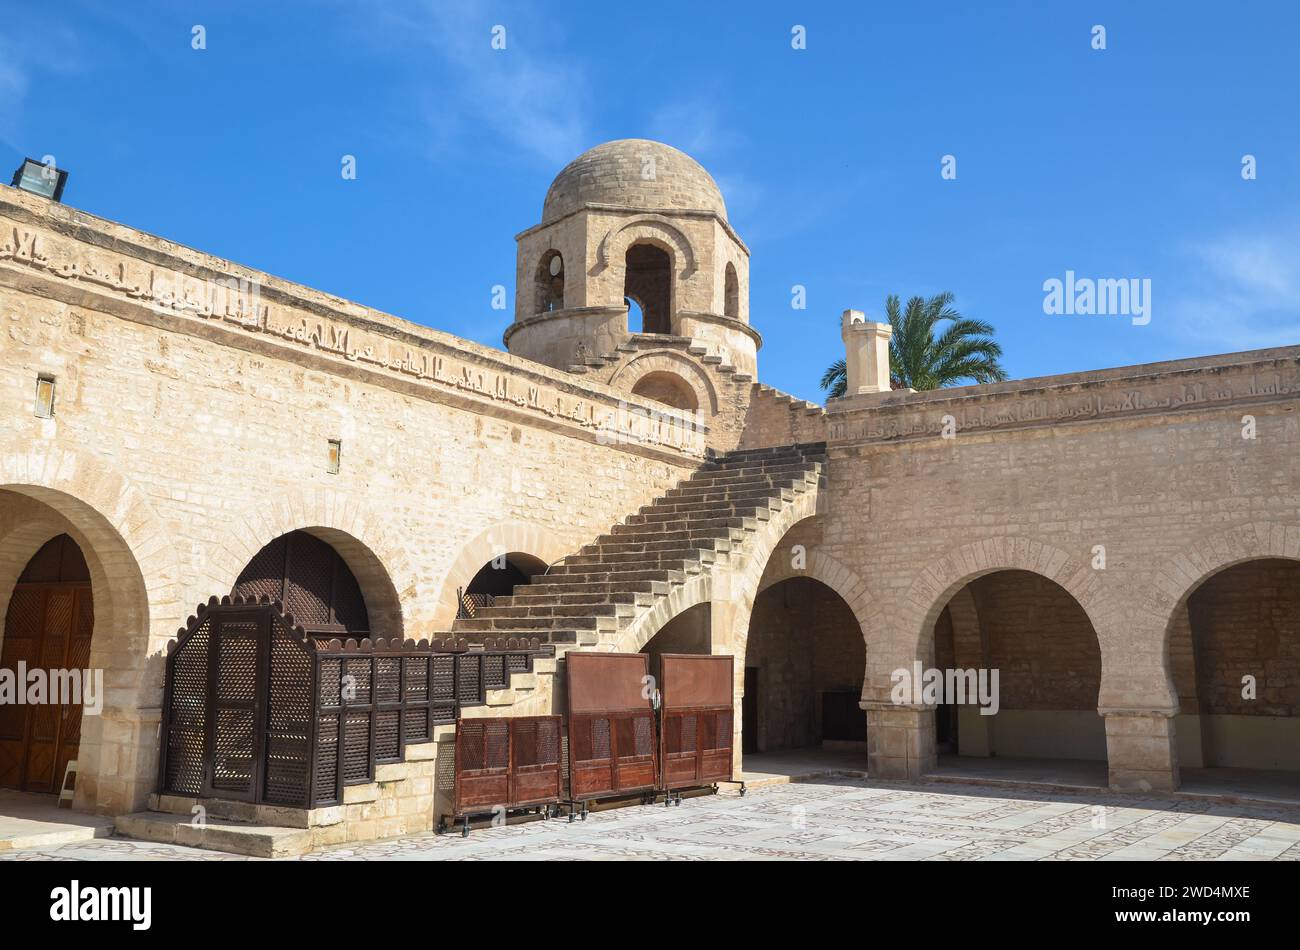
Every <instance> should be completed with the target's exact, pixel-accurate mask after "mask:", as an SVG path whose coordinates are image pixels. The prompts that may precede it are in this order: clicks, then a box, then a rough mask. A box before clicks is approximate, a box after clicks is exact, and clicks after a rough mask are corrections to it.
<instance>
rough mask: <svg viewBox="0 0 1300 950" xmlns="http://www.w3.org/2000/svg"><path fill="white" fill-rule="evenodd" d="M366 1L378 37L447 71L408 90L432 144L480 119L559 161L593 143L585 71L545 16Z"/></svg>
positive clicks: (478, 5) (474, 6)
mask: <svg viewBox="0 0 1300 950" xmlns="http://www.w3.org/2000/svg"><path fill="white" fill-rule="evenodd" d="M372 9H373V11H374V17H373V18H372V22H373V24H374V27H375V30H376V31H377V32H376V34H375V35H376V36H378V37H379V38H380V39H381V40H382V41H383V42H385V43H386V44H389V45H399V46H401V45H414V46H415V47H416V48H417V49H418V50H419V51H420V52H421V53H422V54H423V53H431V54H432V55H434V56H435V57H437V58H438V59H439V60H440V62H441V63H442V64H443V65H444V66H445V67H446V68H447V70H448V72H449V73H450V75H451V77H452V82H451V84H450V86H446V85H426V86H424V87H423V88H421V89H418V90H417V91H416V93H415V95H416V96H417V98H418V100H419V101H420V103H421V105H420V108H419V110H418V111H419V112H420V113H421V114H422V116H423V119H424V121H425V123H426V126H427V129H428V132H429V134H430V135H431V136H432V138H433V144H434V145H435V146H437V147H438V148H445V147H450V146H451V145H453V144H455V143H456V142H458V141H459V140H460V139H461V137H462V136H463V135H464V134H465V130H466V129H467V128H470V127H473V126H479V127H481V126H486V127H488V128H489V129H491V130H492V131H493V132H494V133H495V134H496V135H497V136H498V137H499V138H500V139H501V140H502V141H504V142H506V143H508V144H510V145H511V146H513V147H514V148H517V149H523V150H525V151H527V152H529V153H531V154H533V155H535V156H536V157H538V158H540V159H542V160H543V161H545V162H547V163H548V164H550V165H554V166H556V167H559V166H560V165H563V164H565V163H566V162H568V161H569V160H570V159H572V158H573V157H574V156H576V155H578V154H579V153H580V152H582V151H583V150H585V149H587V148H589V147H590V146H591V145H592V144H594V143H593V142H591V141H590V140H589V139H590V132H589V119H588V113H589V95H588V93H587V89H588V88H589V82H588V79H587V77H586V76H585V74H584V72H583V71H582V69H581V68H580V67H578V66H577V65H575V64H574V61H573V60H574V57H572V56H570V55H566V54H565V52H564V48H563V37H562V36H561V35H560V34H559V33H558V32H557V29H556V27H555V25H554V23H553V22H552V21H549V20H546V19H544V18H542V17H539V16H538V15H537V13H536V12H535V11H529V10H525V9H520V8H506V9H505V10H503V9H501V8H500V7H498V6H489V5H488V4H485V3H482V2H479V0H473V2H468V3H455V4H453V3H445V2H438V0H431V2H426V3H423V4H420V5H419V6H418V7H415V8H411V7H405V8H402V7H394V6H391V5H380V4H376V5H374V6H373V7H372ZM496 26H502V27H504V28H505V48H504V49H493V47H492V38H493V32H492V31H493V28H494V27H496Z"/></svg>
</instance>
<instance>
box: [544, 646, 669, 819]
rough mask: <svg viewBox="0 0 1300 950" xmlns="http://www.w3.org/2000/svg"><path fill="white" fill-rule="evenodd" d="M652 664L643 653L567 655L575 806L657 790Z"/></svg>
mask: <svg viewBox="0 0 1300 950" xmlns="http://www.w3.org/2000/svg"><path fill="white" fill-rule="evenodd" d="M649 659H650V658H649V657H648V656H646V655H645V654H643V653H583V652H571V653H568V654H566V655H565V657H564V662H565V665H566V667H567V668H568V707H569V708H568V712H569V797H570V799H571V800H572V801H586V800H588V799H593V798H607V797H611V796H615V795H626V794H633V793H636V792H645V791H651V790H653V789H654V788H655V785H656V782H657V768H656V765H657V763H656V758H657V757H656V755H655V722H654V708H653V706H652V705H651V698H650V691H649V689H648V684H649V683H650V678H649V673H650V671H649V666H648V663H649Z"/></svg>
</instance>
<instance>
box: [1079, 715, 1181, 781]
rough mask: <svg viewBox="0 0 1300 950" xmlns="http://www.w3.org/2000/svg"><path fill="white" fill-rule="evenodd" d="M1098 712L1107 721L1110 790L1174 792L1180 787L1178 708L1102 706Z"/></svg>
mask: <svg viewBox="0 0 1300 950" xmlns="http://www.w3.org/2000/svg"><path fill="white" fill-rule="evenodd" d="M1097 712H1099V713H1100V714H1101V715H1102V716H1104V717H1105V719H1106V761H1107V763H1108V765H1109V767H1110V787H1111V788H1113V789H1116V790H1117V791H1126V792H1149V791H1150V792H1172V791H1174V790H1175V789H1176V788H1178V751H1177V748H1176V741H1175V733H1174V716H1175V714H1176V713H1177V712H1178V710H1177V709H1171V708H1162V709H1127V708H1126V709H1121V708H1116V707H1109V708H1108V707H1102V708H1100V709H1098V710H1097Z"/></svg>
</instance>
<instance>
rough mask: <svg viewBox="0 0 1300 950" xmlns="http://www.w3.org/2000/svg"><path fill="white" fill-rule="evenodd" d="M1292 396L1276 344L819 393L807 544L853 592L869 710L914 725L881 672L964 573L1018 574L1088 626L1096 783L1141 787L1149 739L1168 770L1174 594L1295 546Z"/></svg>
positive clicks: (1299, 365) (1298, 365)
mask: <svg viewBox="0 0 1300 950" xmlns="http://www.w3.org/2000/svg"><path fill="white" fill-rule="evenodd" d="M1297 396H1300V349H1298V348H1290V349H1282V350H1271V351H1260V352H1257V353H1247V354H1233V355H1228V356H1222V357H1209V358H1204V359H1197V360H1183V361H1177V362H1172V363H1164V364H1152V365H1150V366H1138V367H1126V368H1122V369H1116V370H1105V371H1100V372H1097V373H1088V374H1076V375H1071V376H1062V377H1049V378H1046V379H1037V380H1021V381H1016V382H1013V383H1004V384H996V385H992V386H982V387H966V388H962V389H953V390H946V391H938V392H931V393H912V394H909V393H901V392H899V393H890V394H882V395H880V396H872V397H853V398H849V399H845V400H835V401H833V402H832V403H831V404H830V406H829V407H828V422H829V439H830V449H829V454H830V464H829V473H828V479H827V487H826V488H825V489H824V491H823V494H824V495H825V498H824V502H825V510H826V512H827V514H826V517H825V520H824V532H823V533H824V541H823V545H822V547H821V548H819V551H823V552H824V553H825V554H826V555H827V556H830V557H833V558H834V559H835V560H836V561H837V562H840V563H843V564H847V565H851V566H852V567H853V568H854V569H855V570H856V571H858V572H859V573H860V574H861V577H862V581H863V583H864V585H865V586H866V588H867V590H868V591H869V599H870V601H871V605H872V606H871V607H870V608H869V610H870V613H871V624H870V626H868V628H867V629H866V635H867V638H868V664H869V670H868V677H867V682H866V687H865V691H864V697H865V698H866V700H867V701H868V705H869V706H871V707H873V708H874V709H876V710H879V711H881V713H882V714H883V712H884V711H885V710H886V709H888V712H889V716H890V719H891V722H893V723H895V724H896V725H897V727H898V728H906V726H905V725H903V724H904V723H906V722H914V723H915V725H914V726H912V727H911V728H912V729H914V730H915V732H914V734H920V733H921V732H923V731H924V729H925V725H924V717H925V716H927V715H928V712H927V711H923V710H913V711H911V712H908V711H906V710H897V709H895V708H893V706H892V704H889V701H888V690H889V683H890V681H889V673H890V671H892V670H893V669H896V668H899V667H906V666H908V665H909V664H910V662H911V660H912V659H913V658H915V657H922V658H924V657H928V656H929V655H930V652H931V649H932V647H931V639H932V636H933V629H934V623H935V620H936V619H937V618H938V615H939V613H940V612H941V611H942V609H943V607H944V606H945V604H947V603H948V601H949V600H950V598H951V597H952V595H953V594H954V593H955V592H956V591H957V590H959V589H960V588H961V587H962V586H964V585H965V584H966V583H968V582H969V581H970V580H972V579H973V578H975V577H977V576H978V575H980V574H981V573H988V572H991V571H994V570H1001V569H1013V570H1025V571H1032V572H1034V573H1036V574H1038V575H1041V576H1043V577H1045V578H1048V579H1049V580H1052V581H1054V582H1056V583H1058V584H1060V585H1061V586H1062V587H1064V588H1065V590H1066V591H1067V592H1068V593H1069V594H1070V595H1071V597H1073V598H1074V600H1076V601H1077V602H1078V603H1079V604H1080V606H1081V607H1082V609H1083V610H1084V612H1085V613H1086V614H1087V616H1088V619H1089V621H1090V623H1091V624H1092V626H1093V628H1094V629H1095V630H1096V632H1097V639H1098V641H1099V643H1100V650H1101V673H1102V676H1101V690H1100V695H1099V696H1098V698H1097V700H1096V702H1097V706H1098V707H1099V708H1100V709H1101V710H1102V711H1103V712H1104V713H1106V714H1107V716H1108V723H1107V726H1108V730H1110V729H1111V726H1112V723H1111V722H1110V721H1109V720H1110V719H1115V724H1114V725H1115V728H1114V730H1113V731H1111V737H1110V746H1109V749H1110V758H1111V775H1112V781H1114V782H1116V783H1118V784H1121V785H1123V784H1124V783H1125V781H1126V780H1127V779H1129V778H1132V779H1133V780H1134V781H1148V782H1150V781H1153V780H1154V779H1153V775H1152V774H1151V770H1148V769H1139V768H1136V767H1132V766H1117V762H1124V761H1126V759H1125V757H1124V755H1122V754H1121V752H1122V749H1123V748H1129V749H1137V748H1141V749H1142V755H1143V756H1144V757H1145V760H1146V761H1148V762H1156V763H1157V764H1158V763H1159V762H1160V761H1162V755H1160V754H1157V753H1156V751H1155V750H1156V749H1158V748H1159V747H1160V744H1161V743H1163V744H1164V748H1165V750H1166V752H1165V754H1164V755H1163V761H1164V763H1165V765H1164V766H1163V768H1164V769H1165V770H1166V771H1167V772H1169V773H1170V774H1172V766H1171V765H1169V754H1168V752H1169V748H1170V746H1171V744H1172V734H1173V726H1172V721H1171V718H1170V717H1172V716H1173V715H1174V713H1175V712H1176V711H1177V705H1178V698H1177V696H1176V695H1175V692H1174V690H1173V688H1172V676H1171V672H1170V671H1171V660H1170V657H1169V653H1168V651H1167V650H1166V636H1167V632H1168V630H1169V628H1170V626H1171V624H1173V623H1174V622H1175V617H1176V614H1177V612H1178V610H1179V608H1180V606H1181V604H1183V603H1184V602H1185V600H1186V597H1187V596H1188V594H1189V593H1190V592H1191V590H1193V589H1194V588H1195V587H1196V586H1197V585H1198V584H1199V583H1200V582H1201V581H1203V580H1204V579H1206V578H1207V577H1209V576H1211V575H1212V574H1214V573H1215V572H1216V571H1217V570H1219V569H1221V568H1223V567H1227V566H1230V565H1231V564H1233V563H1236V562H1238V561H1242V560H1246V559H1248V558H1252V557H1270V556H1282V557H1289V558H1296V557H1300V523H1298V521H1297V517H1296V514H1295V513H1296V511H1297V510H1300V473H1298V472H1297V470H1296V468H1295V466H1294V465H1293V464H1291V463H1290V461H1289V460H1290V459H1292V458H1294V457H1295V454H1296V452H1297V448H1300V425H1298V424H1297V418H1298V417H1297V412H1296V409H1297V405H1298V404H1300V400H1298V399H1297ZM1246 417H1249V419H1247V418H1246ZM1243 433H1246V434H1253V435H1254V438H1243ZM945 435H951V437H950V438H949V437H945ZM869 712H870V710H869ZM1134 717H1136V719H1140V720H1143V722H1142V723H1137V722H1134V721H1132V720H1133V719H1134ZM1121 718H1124V719H1125V721H1124V722H1123V723H1120V721H1119V720H1120V719H1121ZM899 741H900V744H901V745H906V744H907V743H908V742H911V741H912V740H911V739H907V740H899ZM922 744H923V743H922ZM918 748H920V747H918ZM1130 760H1131V757H1130ZM900 763H903V764H900V767H905V768H908V769H913V770H917V771H919V770H923V769H925V768H927V767H928V764H929V762H928V760H927V759H926V757H925V756H924V754H920V758H918V759H917V760H916V761H914V762H913V761H910V760H909V761H905V762H904V760H900ZM1157 771H1158V769H1157ZM1139 773H1141V774H1139ZM1164 781H1165V782H1166V783H1167V782H1168V781H1169V779H1168V777H1166V778H1165V780H1164Z"/></svg>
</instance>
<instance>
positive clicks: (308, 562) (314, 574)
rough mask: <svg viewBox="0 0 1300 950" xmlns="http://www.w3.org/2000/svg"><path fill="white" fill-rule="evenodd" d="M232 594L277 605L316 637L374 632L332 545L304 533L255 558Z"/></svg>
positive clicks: (350, 576) (358, 592)
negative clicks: (320, 635)
mask: <svg viewBox="0 0 1300 950" xmlns="http://www.w3.org/2000/svg"><path fill="white" fill-rule="evenodd" d="M231 593H232V594H234V595H236V596H240V597H244V598H247V599H250V600H254V601H256V600H259V599H261V598H262V597H269V598H270V599H271V600H272V601H279V602H280V603H282V604H283V605H284V609H285V611H286V612H287V613H289V614H292V615H293V618H294V620H295V621H296V622H297V623H299V624H301V625H302V626H303V627H304V628H305V629H307V630H309V631H311V632H314V633H326V634H335V635H342V636H350V637H364V636H366V635H368V634H369V633H370V632H371V630H370V614H369V611H368V610H367V609H366V601H365V597H364V596H362V593H361V585H360V584H358V583H357V578H356V576H355V575H354V574H353V573H352V569H351V568H350V567H349V566H348V564H347V562H345V561H344V560H343V558H342V556H341V555H340V554H339V553H338V551H337V550H335V548H334V546H333V545H331V544H330V543H329V542H327V541H324V540H322V539H320V538H318V537H316V536H315V535H312V534H309V533H308V532H306V531H291V532H289V533H288V534H283V535H281V536H280V537H278V538H276V539H275V540H274V541H272V542H271V543H270V544H268V545H266V546H265V547H264V548H262V550H260V551H258V552H257V554H255V555H253V559H252V560H251V561H249V562H248V565H247V566H246V567H245V568H244V569H243V571H241V572H240V574H239V578H238V579H237V580H236V581H235V586H234V588H233V590H231Z"/></svg>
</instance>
